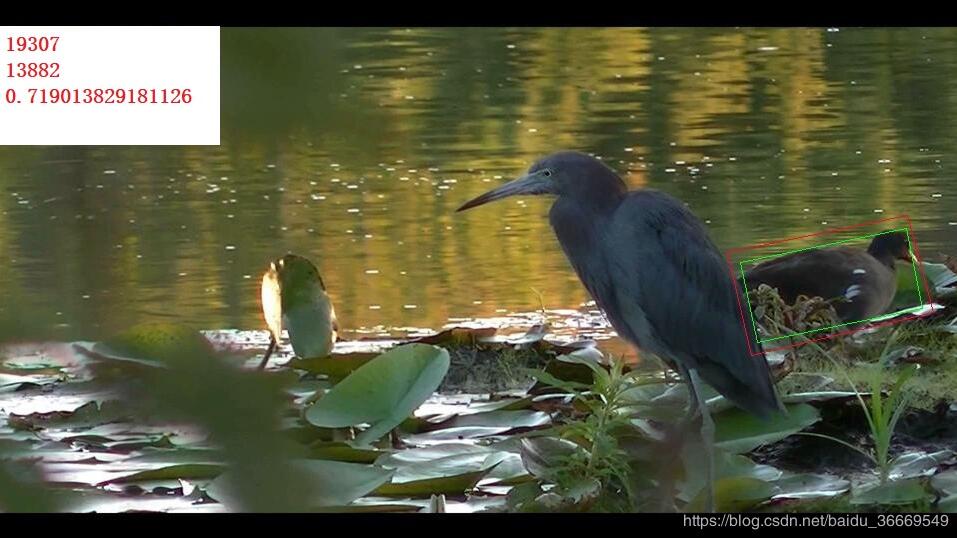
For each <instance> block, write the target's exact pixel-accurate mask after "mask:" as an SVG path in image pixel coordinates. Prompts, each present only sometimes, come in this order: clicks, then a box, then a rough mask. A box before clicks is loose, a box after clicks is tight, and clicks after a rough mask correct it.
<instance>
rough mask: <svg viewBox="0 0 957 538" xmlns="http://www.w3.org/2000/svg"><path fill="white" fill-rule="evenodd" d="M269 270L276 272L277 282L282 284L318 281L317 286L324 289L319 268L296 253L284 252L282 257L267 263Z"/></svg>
mask: <svg viewBox="0 0 957 538" xmlns="http://www.w3.org/2000/svg"><path fill="white" fill-rule="evenodd" d="M269 269H270V271H273V272H275V273H276V275H277V277H278V280H279V283H280V284H281V285H282V286H284V287H285V286H289V285H293V284H295V283H306V282H316V281H318V282H319V286H320V287H321V288H322V289H325V288H326V286H325V284H324V283H323V282H322V277H321V276H320V275H319V270H318V269H316V266H315V265H313V263H312V262H311V261H309V260H307V259H306V258H303V257H302V256H298V255H296V254H292V253H290V254H286V255H285V256H283V257H282V258H279V259H278V260H276V261H274V262H272V263H270V264H269Z"/></svg>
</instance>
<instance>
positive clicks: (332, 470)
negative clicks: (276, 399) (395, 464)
mask: <svg viewBox="0 0 957 538" xmlns="http://www.w3.org/2000/svg"><path fill="white" fill-rule="evenodd" d="M290 464H291V465H292V466H293V467H294V469H295V470H296V472H297V473H298V474H299V475H300V476H303V477H304V478H305V480H304V484H305V486H306V490H305V491H303V492H301V495H302V496H303V501H304V504H306V505H308V506H311V507H314V508H319V507H324V506H345V505H347V504H349V503H351V502H352V501H354V500H356V499H358V498H360V497H363V496H365V495H368V494H369V493H370V492H372V491H373V490H375V489H376V488H378V487H379V486H381V485H382V484H384V483H386V482H388V481H389V479H390V478H391V477H392V474H393V471H391V470H389V469H383V468H381V467H376V466H372V465H361V464H358V463H344V462H340V461H329V460H294V461H292V462H290ZM235 480H236V477H235V476H234V475H233V472H232V471H230V472H226V473H223V474H222V475H220V476H219V478H217V479H216V480H214V481H213V482H212V483H211V484H210V485H209V486H208V487H207V489H206V492H207V493H208V494H209V496H210V497H212V498H214V499H216V500H217V501H219V502H221V503H223V504H225V505H227V506H228V507H231V508H236V509H242V507H243V503H242V499H240V498H238V497H237V496H236V493H235V491H234V486H233V483H234V481H235Z"/></svg>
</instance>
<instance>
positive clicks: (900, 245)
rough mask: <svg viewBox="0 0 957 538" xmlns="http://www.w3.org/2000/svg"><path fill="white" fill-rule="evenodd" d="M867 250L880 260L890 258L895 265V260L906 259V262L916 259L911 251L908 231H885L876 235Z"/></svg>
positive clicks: (889, 261) (889, 260)
mask: <svg viewBox="0 0 957 538" xmlns="http://www.w3.org/2000/svg"><path fill="white" fill-rule="evenodd" d="M867 252H869V253H870V254H871V256H874V257H875V258H877V259H879V260H888V263H891V264H892V265H893V260H895V259H897V260H904V261H905V262H911V261H916V257H915V256H914V255H913V254H912V253H911V251H910V241H908V239H907V233H905V232H904V231H892V232H884V233H881V234H880V235H875V236H874V239H872V240H871V245H870V246H869V247H868V248H867Z"/></svg>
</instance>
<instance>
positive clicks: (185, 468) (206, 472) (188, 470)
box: [97, 463, 226, 486]
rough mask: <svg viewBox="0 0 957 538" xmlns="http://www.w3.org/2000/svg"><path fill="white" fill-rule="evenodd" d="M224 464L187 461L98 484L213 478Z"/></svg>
mask: <svg viewBox="0 0 957 538" xmlns="http://www.w3.org/2000/svg"><path fill="white" fill-rule="evenodd" d="M225 468H226V467H225V466H224V465H215V464H205V463H187V464H183V465H170V466H168V467H162V468H159V469H150V470H148V471H139V472H136V473H132V474H128V475H124V476H119V477H116V478H111V479H109V480H105V481H103V482H101V483H99V484H97V485H98V486H105V485H107V484H133V483H137V482H152V481H157V480H175V479H183V480H197V479H213V478H216V477H217V476H219V475H220V474H221V473H222V472H223V471H224V470H225Z"/></svg>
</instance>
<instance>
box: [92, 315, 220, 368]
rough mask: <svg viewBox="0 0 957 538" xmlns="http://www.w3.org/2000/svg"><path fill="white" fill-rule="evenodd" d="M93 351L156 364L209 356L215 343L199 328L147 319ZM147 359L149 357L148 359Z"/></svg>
mask: <svg viewBox="0 0 957 538" xmlns="http://www.w3.org/2000/svg"><path fill="white" fill-rule="evenodd" d="M93 351H94V352H96V353H102V354H104V355H106V356H107V357H108V358H114V359H117V360H126V361H133V362H142V363H143V364H147V365H151V363H150V362H149V361H155V363H154V364H152V365H154V366H159V365H163V364H169V363H173V362H175V361H179V360H190V359H193V358H196V357H208V356H211V355H213V354H214V350H213V347H212V345H211V344H210V343H209V340H207V339H206V337H205V336H203V335H202V334H201V333H200V332H199V331H197V330H196V329H193V328H192V327H189V326H185V325H179V324H175V323H144V324H140V325H136V326H134V327H132V328H130V329H128V330H126V331H124V332H122V333H120V334H118V335H116V336H114V337H112V338H110V339H108V340H106V341H104V342H102V343H99V344H96V345H94V346H93ZM144 359H145V361H144Z"/></svg>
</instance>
